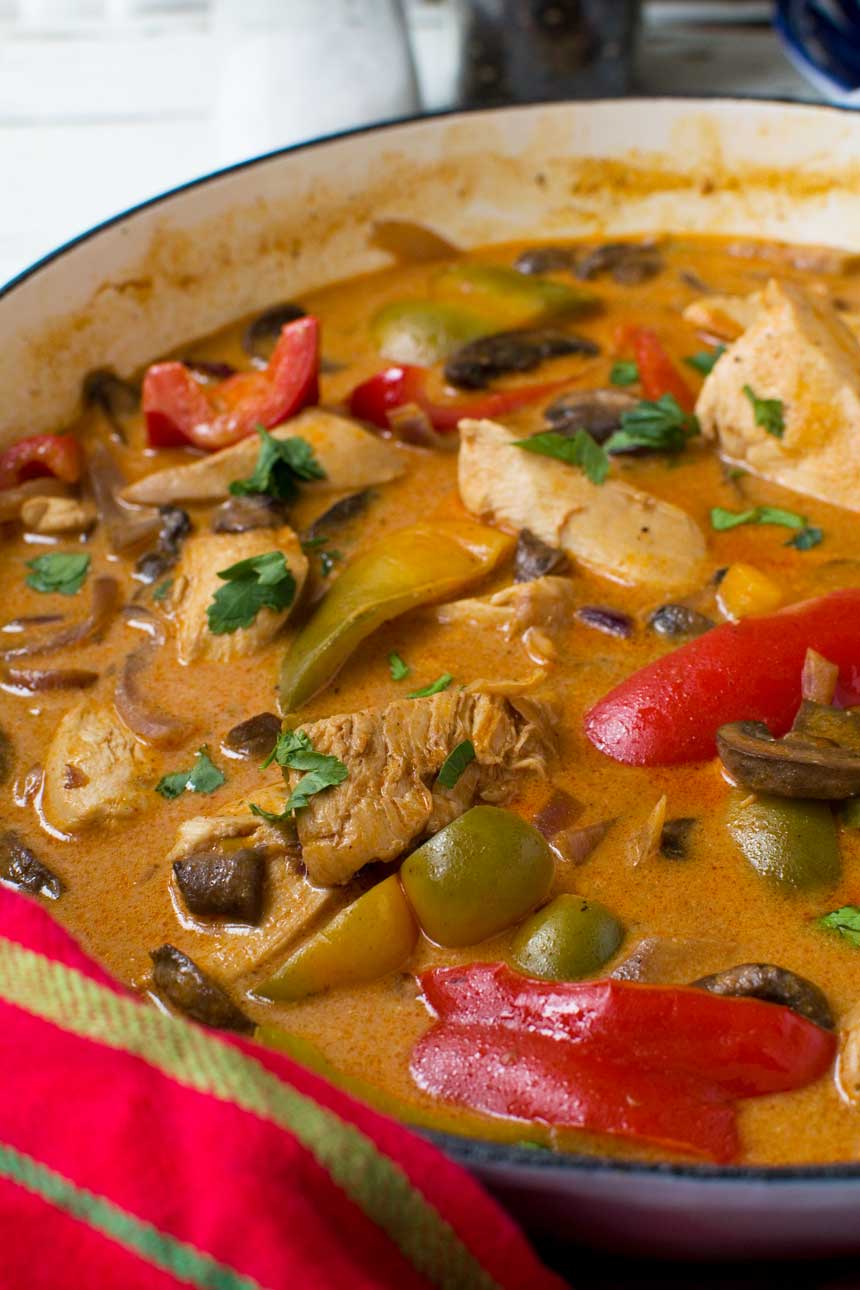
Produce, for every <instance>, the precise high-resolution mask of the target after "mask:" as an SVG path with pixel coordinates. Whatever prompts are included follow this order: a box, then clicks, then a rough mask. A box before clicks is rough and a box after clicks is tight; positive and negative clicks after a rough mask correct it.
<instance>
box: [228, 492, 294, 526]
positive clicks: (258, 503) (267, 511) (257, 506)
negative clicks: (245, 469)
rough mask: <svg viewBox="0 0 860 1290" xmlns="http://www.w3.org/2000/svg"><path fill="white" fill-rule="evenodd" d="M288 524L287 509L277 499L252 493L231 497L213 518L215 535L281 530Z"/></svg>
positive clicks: (263, 494) (264, 494)
mask: <svg viewBox="0 0 860 1290" xmlns="http://www.w3.org/2000/svg"><path fill="white" fill-rule="evenodd" d="M286 522H287V508H286V507H285V506H284V503H283V502H282V501H280V500H279V499H278V498H277V497H269V496H268V495H267V494H266V493H251V494H249V495H248V496H247V497H231V498H229V499H228V500H227V501H226V502H222V503H221V505H220V506H219V507H217V508H216V510H215V513H214V515H213V516H212V529H213V531H214V532H215V533H247V532H248V531H249V530H250V529H279V528H281V526H282V525H284V524H286Z"/></svg>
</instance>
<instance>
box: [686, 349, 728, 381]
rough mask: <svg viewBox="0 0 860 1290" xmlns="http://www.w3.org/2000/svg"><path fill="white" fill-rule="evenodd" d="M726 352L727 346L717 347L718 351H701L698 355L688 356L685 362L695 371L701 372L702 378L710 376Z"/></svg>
mask: <svg viewBox="0 0 860 1290" xmlns="http://www.w3.org/2000/svg"><path fill="white" fill-rule="evenodd" d="M725 352H726V347H725V345H717V347H716V349H700V350H699V352H698V354H688V355H687V357H686V358H685V359H684V362H685V363H686V364H687V366H688V367H692V368H693V369H694V371H696V372H701V374H702V376H710V374H711V372H713V370H714V367H715V366H716V364H717V363H718V362H719V360H720V359H721V358H722V356H723V354H725Z"/></svg>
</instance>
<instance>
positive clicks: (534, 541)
mask: <svg viewBox="0 0 860 1290" xmlns="http://www.w3.org/2000/svg"><path fill="white" fill-rule="evenodd" d="M566 568H567V556H566V555H565V554H564V552H563V551H559V549H558V547H554V546H550V545H549V543H548V542H543V541H541V539H540V538H539V537H537V536H536V535H535V534H534V533H532V531H531V529H520V532H519V536H518V538H517V550H516V555H515V556H514V582H534V580H535V579H536V578H543V577H544V576H545V575H546V574H548V573H563V572H564V570H565V569H566Z"/></svg>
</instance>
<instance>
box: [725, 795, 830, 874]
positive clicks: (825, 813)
mask: <svg viewBox="0 0 860 1290" xmlns="http://www.w3.org/2000/svg"><path fill="white" fill-rule="evenodd" d="M726 822H727V824H728V828H729V832H730V833H731V835H732V837H733V838H734V840H735V842H736V843H737V845H738V847H739V848H740V850H741V852H742V853H743V855H744V857H745V859H746V860H747V861H748V862H749V863H750V864H751V865H752V867H753V869H755V871H756V872H757V873H758V874H760V875H761V876H762V878H765V879H767V881H768V882H770V883H772V884H773V885H774V886H776V887H779V888H781V889H782V890H783V891H812V890H814V889H816V888H820V887H830V886H832V885H833V884H834V883H836V882H838V881H839V875H840V871H841V863H840V857H839V841H838V837H837V832H836V821H835V819H834V816H833V812H832V810H831V809H830V807H829V806H828V805H827V803H826V802H808V801H803V800H801V799H798V798H787V797H771V796H768V795H767V794H762V795H761V796H758V797H755V798H754V799H753V800H752V801H749V800H748V799H747V798H745V797H743V796H742V795H741V794H740V793H733V794H732V796H731V799H730V801H729V805H728V810H727V815H726Z"/></svg>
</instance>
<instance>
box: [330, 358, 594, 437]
mask: <svg viewBox="0 0 860 1290" xmlns="http://www.w3.org/2000/svg"><path fill="white" fill-rule="evenodd" d="M426 383H427V371H426V369H425V368H423V367H414V366H410V365H409V364H402V365H399V366H397V367H387V368H385V370H384V371H382V372H377V373H376V375H375V376H371V377H370V378H369V379H368V380H366V381H362V383H361V384H360V385H357V386H356V387H355V389H354V390H353V391H352V393H351V394H350V396H349V410H350V413H351V414H352V416H354V417H358V418H359V420H361V421H369V422H370V423H371V425H375V426H378V427H379V429H380V430H388V429H389V428H390V426H389V420H388V413H389V412H391V411H393V410H394V408H400V407H403V406H404V405H405V404H407V403H415V404H417V406H418V407H419V408H421V410H422V411H423V412H424V413H425V414H426V416H427V417H428V418H429V420H430V424H431V425H432V426H433V428H434V430H443V431H445V430H456V428H457V425H458V423H459V422H460V421H461V420H462V419H463V418H464V417H475V418H478V419H480V418H481V417H501V416H504V415H505V413H507V412H515V411H516V410H517V409H518V408H524V407H527V406H528V404H530V403H536V402H537V401H538V400H539V399H542V398H544V397H545V396H547V395H550V394H554V393H555V391H556V390H560V389H561V388H562V387H563V386H566V385H569V384H570V381H569V380H567V381H552V382H550V383H548V384H547V383H545V384H542V385H521V386H520V387H519V388H518V389H514V390H494V391H493V392H492V393H490V394H484V395H481V396H480V397H479V398H474V399H461V400H459V401H456V402H451V403H434V402H433V400H432V399H429V398H428V397H427V394H426V392H425V387H426Z"/></svg>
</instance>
